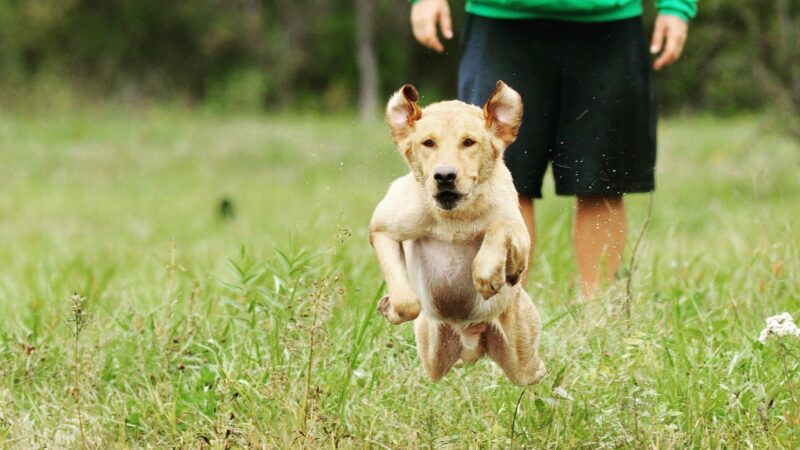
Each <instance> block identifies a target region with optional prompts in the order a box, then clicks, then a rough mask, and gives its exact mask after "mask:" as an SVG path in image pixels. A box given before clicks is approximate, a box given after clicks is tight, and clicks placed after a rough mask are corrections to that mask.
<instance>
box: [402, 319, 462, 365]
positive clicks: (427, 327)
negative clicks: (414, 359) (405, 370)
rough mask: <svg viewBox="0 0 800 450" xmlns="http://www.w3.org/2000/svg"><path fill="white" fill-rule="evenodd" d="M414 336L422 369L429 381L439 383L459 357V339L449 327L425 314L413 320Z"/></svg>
mask: <svg viewBox="0 0 800 450" xmlns="http://www.w3.org/2000/svg"><path fill="white" fill-rule="evenodd" d="M414 335H415V337H416V340H417V354H418V355H419V359H420V361H422V367H424V368H425V372H426V373H427V374H428V377H430V379H431V380H433V381H439V380H440V379H441V378H442V377H443V376H445V375H446V374H447V372H449V371H450V369H451V368H452V367H453V364H455V362H456V361H457V360H458V358H459V356H460V355H461V337H460V336H459V335H458V333H456V331H455V330H454V329H453V328H452V327H451V326H450V325H448V324H446V323H442V322H437V321H435V320H433V319H431V318H429V317H428V316H426V315H425V314H420V315H419V317H417V318H416V319H415V320H414Z"/></svg>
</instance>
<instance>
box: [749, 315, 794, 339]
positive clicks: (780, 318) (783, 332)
mask: <svg viewBox="0 0 800 450" xmlns="http://www.w3.org/2000/svg"><path fill="white" fill-rule="evenodd" d="M784 336H800V328H797V325H795V323H794V320H793V319H792V315H791V314H789V313H787V312H785V313H783V314H778V315H777V316H772V317H768V318H767V327H766V328H764V329H763V330H761V335H760V336H759V337H758V340H759V341H761V343H762V344H766V343H767V341H768V340H769V338H771V337H778V338H782V337H784Z"/></svg>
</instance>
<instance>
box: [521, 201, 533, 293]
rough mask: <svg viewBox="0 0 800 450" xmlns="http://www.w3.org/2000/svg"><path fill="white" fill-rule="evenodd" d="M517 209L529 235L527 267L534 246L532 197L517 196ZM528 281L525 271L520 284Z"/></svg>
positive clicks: (531, 261) (530, 260) (529, 263)
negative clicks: (529, 244)
mask: <svg viewBox="0 0 800 450" xmlns="http://www.w3.org/2000/svg"><path fill="white" fill-rule="evenodd" d="M519 210H520V212H522V218H523V219H524V220H525V228H527V229H528V235H529V236H530V237H531V251H530V255H528V266H529V267H528V268H530V266H531V265H532V264H533V249H534V247H536V214H535V211H534V209H533V199H532V198H528V197H525V196H523V195H520V196H519ZM527 281H528V273H527V271H526V272H525V273H524V274H522V285H523V286H525V284H526V283H527Z"/></svg>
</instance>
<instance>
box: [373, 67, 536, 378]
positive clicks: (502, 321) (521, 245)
mask: <svg viewBox="0 0 800 450" xmlns="http://www.w3.org/2000/svg"><path fill="white" fill-rule="evenodd" d="M418 99H419V94H418V92H417V90H416V89H415V88H414V87H413V86H411V85H408V84H407V85H405V86H403V87H402V88H401V89H400V90H399V91H397V92H396V93H395V94H394V95H393V96H392V97H391V99H390V100H389V104H388V105H387V108H386V122H387V124H388V125H389V129H390V130H391V134H392V139H393V140H394V142H395V144H396V146H397V149H398V151H399V152H400V154H401V155H402V156H403V158H404V159H405V161H406V163H407V164H408V167H409V169H410V173H408V174H407V175H405V176H403V177H401V178H399V179H397V180H395V181H394V182H393V183H392V184H391V187H390V188H389V192H388V193H387V194H386V196H385V197H384V198H383V200H382V201H381V202H380V203H379V204H378V206H377V208H376V210H375V213H374V215H373V216H372V220H371V223H370V227H369V237H370V243H371V244H372V246H373V247H374V249H375V253H376V254H377V256H378V261H379V263H380V267H381V270H382V271H383V275H384V277H385V279H386V285H387V290H388V295H387V296H385V297H383V298H382V299H381V300H380V301H379V303H378V311H379V312H380V313H381V314H383V315H384V316H385V317H386V319H387V320H389V322H391V323H394V324H399V323H402V322H405V321H409V320H413V321H414V334H415V337H416V341H417V353H418V354H419V358H420V360H421V361H422V365H423V367H424V368H425V371H426V373H427V374H428V376H429V377H430V378H431V380H433V381H438V380H439V379H441V378H442V377H443V376H444V375H445V374H447V372H449V371H450V369H451V368H452V367H453V365H454V364H455V363H456V362H457V361H458V360H459V359H461V360H462V361H464V362H465V363H473V362H475V361H477V360H478V359H479V358H481V357H482V356H483V355H484V354H488V355H489V357H490V358H491V359H492V360H494V361H495V362H496V363H497V364H499V365H500V367H501V368H502V369H503V371H504V372H505V374H506V375H507V376H508V378H509V379H511V381H513V382H514V383H516V384H518V385H527V384H533V383H536V382H538V381H539V380H540V379H541V378H542V377H543V376H544V374H545V366H544V364H543V363H542V361H541V360H540V359H539V357H538V356H537V349H538V346H539V333H540V330H541V324H540V320H539V314H538V312H537V311H536V308H535V307H534V305H533V302H531V299H530V297H528V294H527V293H526V292H525V290H524V289H523V288H522V286H521V285H520V283H519V281H520V278H521V276H523V273H524V271H525V270H526V268H527V264H528V254H529V251H530V245H531V243H530V237H529V235H528V233H527V231H526V229H525V223H524V222H523V219H522V214H521V213H520V211H519V207H518V199H517V192H516V190H515V189H514V184H513V182H512V179H511V174H510V172H509V171H508V169H507V168H506V166H505V164H504V163H503V151H504V150H505V148H506V147H507V146H508V145H509V144H511V143H512V142H513V141H514V139H515V138H516V136H517V132H518V130H519V126H520V121H521V119H522V99H521V97H520V95H519V94H518V93H517V92H516V91H514V90H513V89H511V88H510V87H508V86H507V85H506V84H505V83H503V82H502V81H498V82H497V88H496V89H495V91H494V92H493V93H492V95H491V96H490V97H489V99H488V100H487V101H486V104H485V105H484V106H483V108H478V107H477V106H472V105H468V104H466V103H463V102H460V101H444V102H439V103H434V104H431V105H429V106H427V107H425V108H424V109H423V108H420V107H419V106H418V105H417V101H418Z"/></svg>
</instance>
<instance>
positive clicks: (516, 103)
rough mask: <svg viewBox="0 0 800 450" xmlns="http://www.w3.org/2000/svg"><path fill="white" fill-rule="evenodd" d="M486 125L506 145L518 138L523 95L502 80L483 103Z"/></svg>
mask: <svg viewBox="0 0 800 450" xmlns="http://www.w3.org/2000/svg"><path fill="white" fill-rule="evenodd" d="M483 116H484V119H485V120H486V127H487V128H489V129H491V130H492V132H493V133H494V135H495V136H496V137H497V138H498V139H500V140H501V141H503V143H505V145H506V146H508V145H509V144H511V143H512V142H514V139H516V138H517V132H518V131H519V126H520V124H521V123H522V97H520V95H519V94H518V93H517V91H515V90H513V89H511V88H510V87H508V85H507V84H505V83H503V82H502V81H498V82H497V87H495V89H494V92H492V95H490V96H489V100H486V104H485V105H483Z"/></svg>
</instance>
